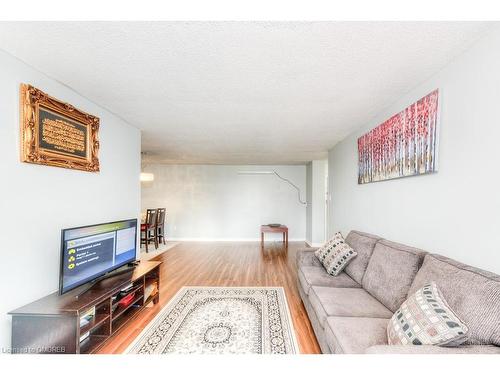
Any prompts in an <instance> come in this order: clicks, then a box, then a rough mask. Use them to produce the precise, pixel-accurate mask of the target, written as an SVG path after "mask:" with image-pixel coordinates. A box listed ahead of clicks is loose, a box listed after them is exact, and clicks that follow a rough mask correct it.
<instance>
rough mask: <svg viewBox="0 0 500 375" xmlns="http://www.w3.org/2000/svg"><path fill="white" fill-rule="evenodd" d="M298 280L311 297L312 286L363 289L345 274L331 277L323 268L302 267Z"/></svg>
mask: <svg viewBox="0 0 500 375" xmlns="http://www.w3.org/2000/svg"><path fill="white" fill-rule="evenodd" d="M298 278H299V282H300V285H301V286H302V289H303V290H304V292H305V293H306V294H307V295H309V290H310V289H311V286H313V285H316V286H330V287H334V288H361V285H359V284H358V283H357V282H356V281H354V280H353V279H351V278H350V277H349V276H348V275H347V274H346V273H345V272H342V273H341V274H340V275H337V276H331V275H329V274H327V273H326V271H325V269H324V268H323V267H315V266H302V267H300V268H299V270H298Z"/></svg>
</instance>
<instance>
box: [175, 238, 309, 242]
mask: <svg viewBox="0 0 500 375" xmlns="http://www.w3.org/2000/svg"><path fill="white" fill-rule="evenodd" d="M168 240H169V241H179V242H260V237H255V238H211V237H168ZM277 241H281V239H278V238H276V239H265V240H264V242H277ZM288 242H306V240H305V239H304V238H290V239H288Z"/></svg>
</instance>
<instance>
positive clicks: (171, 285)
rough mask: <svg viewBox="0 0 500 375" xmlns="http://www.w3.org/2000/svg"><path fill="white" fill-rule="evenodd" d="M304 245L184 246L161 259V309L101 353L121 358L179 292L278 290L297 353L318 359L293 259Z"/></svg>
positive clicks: (140, 319)
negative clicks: (286, 309)
mask: <svg viewBox="0 0 500 375" xmlns="http://www.w3.org/2000/svg"><path fill="white" fill-rule="evenodd" d="M304 247H305V245H304V243H303V242H290V243H289V245H288V251H286V250H285V249H284V247H283V246H282V244H281V243H280V242H266V245H265V248H264V250H262V249H261V247H260V243H259V242H183V243H180V244H179V245H177V246H176V247H174V248H173V249H171V250H169V251H167V252H165V253H163V254H160V255H159V256H157V257H155V258H154V260H162V261H163V264H162V266H161V297H160V303H159V304H158V305H156V306H154V307H151V308H146V309H144V311H143V312H141V313H140V314H139V315H138V316H137V318H135V320H134V321H133V322H131V323H130V324H128V325H127V327H125V328H123V330H122V331H121V332H119V333H118V334H117V335H116V337H114V338H112V339H111V340H109V342H108V343H106V345H105V346H103V347H102V348H101V350H100V351H99V353H122V352H123V351H124V350H125V349H126V348H127V346H128V345H129V344H130V343H131V342H132V341H133V340H134V338H135V337H137V335H138V334H139V333H140V332H141V331H142V330H143V329H144V327H145V326H146V325H147V324H148V323H149V322H150V321H151V319H153V318H154V316H155V315H156V314H157V313H158V312H159V311H160V310H161V309H162V308H163V307H164V306H165V305H166V304H167V303H168V301H169V300H170V299H171V298H172V297H173V296H174V295H175V293H177V291H178V290H179V289H180V288H181V287H182V286H282V287H284V288H285V293H286V297H287V300H288V304H289V307H290V312H291V314H292V320H293V325H294V328H295V333H296V336H297V340H298V342H299V346H300V351H301V353H320V349H319V346H318V343H317V341H316V337H315V336H314V332H313V330H312V327H311V324H310V322H309V319H308V317H307V313H306V311H305V309H304V305H303V304H302V301H301V299H300V296H299V292H298V290H297V270H296V266H295V254H296V252H297V250H298V249H301V248H304Z"/></svg>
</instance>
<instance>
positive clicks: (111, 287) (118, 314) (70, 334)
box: [9, 261, 162, 354]
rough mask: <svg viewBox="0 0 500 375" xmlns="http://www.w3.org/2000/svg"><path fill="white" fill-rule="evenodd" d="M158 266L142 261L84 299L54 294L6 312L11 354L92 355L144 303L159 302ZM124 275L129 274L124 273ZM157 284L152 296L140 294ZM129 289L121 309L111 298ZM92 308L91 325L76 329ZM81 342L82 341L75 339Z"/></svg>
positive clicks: (83, 296)
mask: <svg viewBox="0 0 500 375" xmlns="http://www.w3.org/2000/svg"><path fill="white" fill-rule="evenodd" d="M161 263H162V262H158V261H143V262H141V263H140V264H139V266H137V267H136V268H134V269H133V270H132V271H133V272H126V273H122V274H119V275H115V276H116V277H112V278H107V279H104V280H101V281H100V282H99V283H97V284H95V285H94V286H93V287H92V288H91V289H89V290H88V291H87V292H86V293H84V294H81V292H80V297H79V298H75V295H76V292H75V291H71V292H68V293H66V294H63V295H59V293H58V292H55V293H52V294H50V295H48V296H46V297H44V298H41V299H39V300H37V301H35V302H32V303H30V304H28V305H26V306H23V307H21V308H19V309H16V310H14V311H11V312H10V313H9V314H10V315H12V352H13V353H33V354H39V353H51V354H57V353H70V354H79V353H81V354H87V353H95V352H96V351H98V350H99V348H101V347H102V345H104V343H105V342H106V341H107V340H109V339H110V338H111V337H113V336H114V335H115V334H116V333H117V332H118V331H119V330H120V329H121V328H123V327H124V326H126V324H127V323H128V322H130V321H131V320H132V319H134V317H136V316H137V314H138V313H139V312H140V311H141V310H142V309H144V307H145V306H147V305H148V304H149V303H151V302H152V303H154V304H157V303H158V302H159V301H160V292H159V291H160V265H161ZM129 271H131V270H130V269H129ZM153 283H156V284H157V288H156V290H157V292H156V293H155V294H152V295H150V296H147V295H145V291H146V289H147V288H148V286H150V285H151V284H153ZM130 284H132V288H130V289H129V290H128V291H127V295H128V294H132V293H134V297H133V298H132V300H131V302H130V304H129V305H127V306H120V304H119V303H118V301H116V300H114V299H113V297H115V296H117V295H118V294H119V293H120V291H121V290H122V289H123V288H125V287H126V286H128V285H130ZM92 308H95V314H94V317H93V319H92V320H91V321H90V322H89V323H88V324H86V325H83V326H80V318H81V317H82V315H84V314H85V312H87V311H88V310H89V309H92ZM82 337H85V339H84V340H81V341H80V339H81V338H82Z"/></svg>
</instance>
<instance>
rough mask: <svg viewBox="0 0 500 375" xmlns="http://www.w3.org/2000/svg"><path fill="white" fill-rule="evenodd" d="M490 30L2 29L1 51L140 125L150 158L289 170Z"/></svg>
mask: <svg viewBox="0 0 500 375" xmlns="http://www.w3.org/2000/svg"><path fill="white" fill-rule="evenodd" d="M491 26H492V24H488V23H473V22H379V23H370V22H291V23H274V22H262V23H260V22H258V23H256V22H131V23H130V22H80V23H70V22H29V23H6V22H0V48H2V49H4V50H6V51H7V52H9V53H11V54H12V55H14V56H16V57H18V58H20V59H21V60H23V61H25V62H27V63H28V64H30V65H32V66H34V67H35V68H37V69H39V70H41V71H43V72H45V73H46V74H48V75H49V76H51V77H53V78H55V79H57V80H59V81H60V82H62V83H64V84H66V85H68V86H70V87H72V88H73V89H74V90H76V91H77V92H79V93H80V94H82V95H84V96H86V97H88V98H89V99H91V100H93V101H94V102H96V103H98V104H100V105H102V106H103V107H105V108H107V109H109V110H111V111H112V112H114V113H116V114H118V115H119V116H120V117H122V118H123V119H125V120H126V121H127V122H129V123H130V124H132V125H134V126H136V127H137V128H139V129H141V130H142V148H143V151H146V152H148V154H149V156H148V159H153V160H156V161H161V162H166V163H217V164H239V163H242V164H246V163H248V164H280V163H284V164H293V163H303V162H306V161H309V160H313V159H317V158H322V157H324V156H325V155H326V152H327V150H328V149H329V148H331V147H332V146H333V145H334V144H335V143H336V142H338V141H340V140H341V139H343V138H344V137H345V136H347V135H348V134H349V133H350V132H352V131H353V130H355V129H356V128H358V127H360V126H362V125H364V124H366V123H367V122H368V121H369V120H370V119H371V118H372V117H374V116H375V115H376V114H377V113H378V112H380V111H381V110H382V109H383V108H385V107H387V106H388V105H390V104H391V103H393V102H395V101H396V100H397V99H398V97H400V96H401V95H402V94H404V93H406V92H408V91H409V90H410V89H412V88H413V87H415V86H416V85H418V84H419V83H421V82H422V81H424V80H425V79H426V78H428V77H430V76H431V75H432V74H434V73H435V72H437V71H438V70H439V69H441V68H442V67H443V66H445V65H446V64H447V63H448V62H449V61H451V60H452V59H453V58H454V57H455V56H457V55H458V54H460V53H461V52H463V51H464V50H465V49H467V48H468V47H469V46H470V45H471V44H472V43H473V42H474V41H475V40H477V39H478V38H479V37H480V36H481V35H482V34H483V33H484V32H486V30H487V29H488V28H489V27H491ZM102 126H106V124H104V123H103V124H102Z"/></svg>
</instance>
